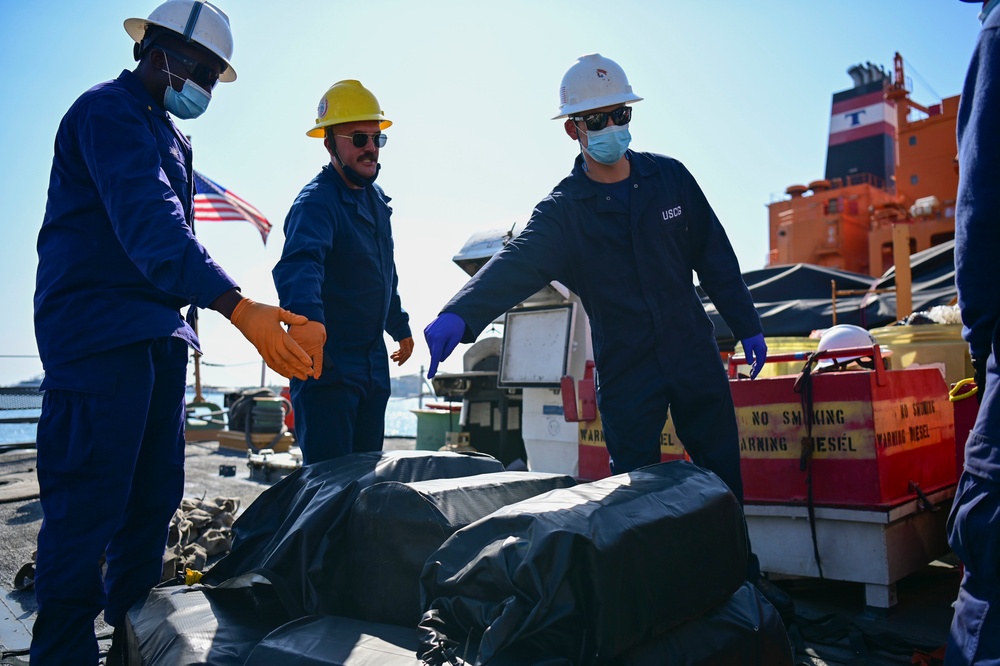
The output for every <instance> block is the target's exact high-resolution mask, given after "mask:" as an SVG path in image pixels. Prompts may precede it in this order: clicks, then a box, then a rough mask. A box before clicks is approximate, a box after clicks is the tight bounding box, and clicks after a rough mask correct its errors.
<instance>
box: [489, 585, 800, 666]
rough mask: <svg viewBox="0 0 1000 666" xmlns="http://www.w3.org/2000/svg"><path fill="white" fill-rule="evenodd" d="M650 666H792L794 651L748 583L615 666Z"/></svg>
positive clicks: (782, 628)
mask: <svg viewBox="0 0 1000 666" xmlns="http://www.w3.org/2000/svg"><path fill="white" fill-rule="evenodd" d="M650 664H670V665H671V666H792V646H791V643H790V642H789V640H788V634H787V633H786V631H785V625H784V624H782V622H781V616H780V615H778V611H777V610H776V609H775V608H774V606H772V605H771V604H770V603H769V602H768V601H767V599H765V598H764V595H763V594H761V593H760V592H759V591H758V590H757V588H755V587H754V586H753V585H752V584H750V583H744V584H743V586H742V587H741V588H740V589H738V590H737V591H736V593H735V594H734V595H733V596H731V597H730V598H729V599H728V600H727V601H725V602H723V603H722V604H720V605H719V606H717V607H715V608H713V609H712V610H710V611H708V612H707V613H704V614H703V615H700V616H698V617H696V618H694V619H693V620H688V621H687V622H685V623H684V624H682V625H680V626H679V627H675V628H674V629H671V630H670V631H668V632H666V633H664V634H661V635H659V636H657V637H655V638H653V639H651V640H649V641H647V642H645V643H643V644H642V645H639V646H637V647H635V648H632V649H631V650H629V651H628V652H626V653H625V654H624V655H622V656H621V657H619V658H618V659H616V660H615V661H614V666H650ZM498 666H499V665H498Z"/></svg>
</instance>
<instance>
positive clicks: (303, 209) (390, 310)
mask: <svg viewBox="0 0 1000 666" xmlns="http://www.w3.org/2000/svg"><path fill="white" fill-rule="evenodd" d="M359 197H366V199H367V205H362V206H359V205H358V203H359ZM389 201H390V198H389V197H388V196H386V194H385V193H384V192H383V191H382V189H381V188H380V187H379V186H377V185H372V186H370V187H367V188H365V189H364V190H352V189H351V188H349V187H348V186H347V184H346V183H344V180H343V179H342V178H341V177H340V174H338V173H337V171H336V169H334V168H333V165H331V164H327V165H326V166H325V167H323V170H322V171H320V173H319V174H318V175H317V176H316V177H315V178H313V179H312V180H311V181H310V182H309V184H307V185H306V186H305V187H304V188H302V191H301V192H299V195H298V197H296V199H295V202H294V203H293V204H292V207H291V209H290V210H289V211H288V216H287V217H286V218H285V226H284V231H285V246H284V248H283V249H282V252H281V259H280V260H279V261H278V263H277V264H276V265H275V266H274V270H273V271H272V272H271V274H272V275H273V277H274V285H275V287H276V288H277V290H278V298H279V299H280V301H281V307H283V308H287V309H288V310H291V311H292V312H295V313H297V314H301V315H305V316H306V317H308V318H309V319H310V320H311V321H318V322H320V323H322V324H323V325H325V326H326V345H325V346H324V348H323V366H324V372H323V376H322V377H320V379H319V381H320V382H334V381H342V380H344V379H345V378H347V377H353V378H356V379H362V380H363V379H364V378H366V377H368V376H369V375H370V374H371V373H372V369H373V368H380V367H385V368H388V365H387V363H388V361H387V360H386V349H385V342H384V340H383V338H382V332H383V331H385V332H386V333H388V334H389V335H390V336H392V338H393V340H396V341H399V340H402V339H404V338H409V337H411V334H410V324H409V320H410V317H409V315H407V314H406V312H405V311H404V310H403V308H402V305H401V303H400V299H399V293H398V291H397V285H398V277H397V275H396V264H395V261H394V258H393V242H392V227H391V225H390V222H389V217H390V215H391V214H392V208H390V207H389ZM327 370H329V372H327ZM386 372H387V370H386Z"/></svg>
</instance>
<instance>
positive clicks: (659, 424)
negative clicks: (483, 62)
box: [424, 53, 790, 618]
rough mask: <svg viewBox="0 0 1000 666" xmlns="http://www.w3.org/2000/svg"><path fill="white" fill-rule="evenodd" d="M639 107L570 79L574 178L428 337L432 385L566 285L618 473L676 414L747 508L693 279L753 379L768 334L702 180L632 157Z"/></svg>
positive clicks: (597, 71) (578, 75)
mask: <svg viewBox="0 0 1000 666" xmlns="http://www.w3.org/2000/svg"><path fill="white" fill-rule="evenodd" d="M641 100H642V98H641V97H639V96H638V95H637V94H636V93H635V92H633V91H632V86H631V85H629V82H628V79H627V78H626V76H625V72H624V71H623V70H622V68H621V67H620V66H619V65H618V64H617V63H616V62H615V61H613V60H610V59H609V58H605V57H604V56H602V55H600V54H596V53H595V54H591V55H585V56H582V57H581V58H579V59H578V60H577V61H576V62H575V63H574V64H573V66H572V67H570V69H569V70H568V71H567V72H566V74H565V76H563V79H562V84H561V86H560V88H559V102H560V104H559V113H558V114H557V115H556V116H555V118H554V120H558V119H563V118H565V119H566V120H565V121H564V123H563V127H564V129H565V132H566V134H567V135H568V136H569V138H570V139H572V140H573V141H575V142H577V143H578V145H579V147H580V154H579V155H578V156H577V157H576V162H575V164H574V165H573V171H572V173H571V174H570V175H569V176H568V177H566V178H565V179H564V180H563V181H562V182H560V183H559V184H558V185H556V187H555V189H554V190H553V191H552V193H551V194H550V195H549V196H548V197H547V198H545V199H544V200H542V201H541V202H540V203H539V204H538V205H537V206H536V207H535V210H534V212H533V214H532V216H531V219H530V220H529V221H528V224H527V226H526V227H525V229H524V231H522V232H521V234H520V235H519V236H517V237H516V238H513V239H511V240H510V241H509V242H508V243H507V244H506V245H505V246H504V248H503V249H502V250H500V251H499V252H498V253H497V254H496V255H494V256H493V257H492V259H490V261H489V262H488V263H487V264H486V265H485V266H484V267H483V268H482V269H481V270H480V271H479V272H478V273H477V274H476V275H475V277H473V278H472V279H471V280H470V281H469V282H468V283H467V284H466V285H465V287H463V288H462V290H461V291H460V292H459V293H458V294H456V295H455V297H454V298H453V299H452V300H451V301H450V302H449V303H448V304H447V305H445V307H444V308H443V309H442V311H441V314H440V315H439V316H438V318H437V319H435V320H434V321H433V322H431V324H430V325H429V326H428V327H427V328H426V329H425V330H424V335H425V337H426V339H427V344H428V347H429V348H430V352H431V365H430V371H429V372H428V376H431V377H432V376H433V375H434V373H435V372H436V370H437V365H438V363H439V362H440V361H442V360H444V359H445V358H447V357H448V355H449V354H450V353H451V352H452V351H453V350H454V348H455V346H456V345H457V344H458V343H459V342H466V343H468V342H473V341H475V339H476V338H477V336H478V335H479V333H480V332H481V331H482V330H483V329H484V328H485V327H486V326H487V325H489V323H490V322H492V321H493V320H494V319H495V318H496V317H497V316H499V315H500V314H502V313H503V312H505V311H507V310H508V309H510V308H511V307H513V306H514V305H517V304H518V303H520V302H521V301H523V300H524V299H525V298H527V297H529V296H530V295H531V294H533V293H535V292H536V291H538V290H539V289H541V288H543V287H544V286H545V285H546V284H548V283H549V282H551V281H553V280H556V281H559V282H561V283H562V284H564V285H565V286H567V287H569V288H570V289H571V290H572V291H573V292H575V293H576V294H577V295H578V296H579V297H580V300H581V301H582V303H583V306H584V308H585V310H586V312H587V316H588V317H589V319H590V326H591V335H592V338H593V347H594V362H595V364H596V369H597V384H598V386H597V404H598V408H599V409H600V412H601V420H602V424H603V428H604V437H605V444H606V446H607V449H608V453H609V454H610V456H611V472H612V473H613V474H620V473H623V472H629V471H632V470H634V469H637V468H639V467H642V466H644V465H650V464H655V463H658V462H660V433H661V431H662V429H663V425H664V423H665V421H666V419H667V412H668V409H669V411H670V414H671V416H672V418H673V423H674V426H675V428H676V430H677V435H678V436H679V438H680V439H681V441H682V442H683V443H684V446H685V449H686V450H687V452H688V453H689V455H690V456H691V459H692V460H693V461H694V462H695V463H696V464H698V465H700V466H702V467H705V468H707V469H709V470H711V471H713V472H715V473H716V474H717V475H718V476H719V477H720V478H722V480H723V481H725V482H726V484H727V485H728V486H729V488H730V489H731V490H732V491H733V494H735V495H736V497H737V498H738V499H739V500H740V502H741V503H742V501H743V480H742V476H741V473H740V452H739V434H738V432H737V428H736V417H735V412H734V408H733V401H732V395H731V394H730V391H729V383H728V380H727V376H726V370H725V368H724V367H723V364H722V360H721V356H720V353H719V348H718V346H717V344H716V341H715V335H714V330H713V327H712V322H711V321H710V320H709V318H708V315H707V314H706V313H705V308H704V307H703V306H702V303H701V299H700V298H699V296H698V293H697V291H696V289H695V285H694V283H693V281H692V273H697V274H698V276H699V278H700V280H701V288H702V289H704V290H705V292H706V293H707V294H708V295H709V296H710V297H711V299H712V302H713V303H714V304H715V306H716V307H717V308H718V311H719V313H720V314H721V315H722V316H723V318H724V319H725V320H726V323H727V324H728V325H729V328H730V329H731V330H732V331H733V333H734V334H735V336H736V338H737V339H739V340H741V341H742V343H743V348H744V350H746V353H747V356H748V359H749V360H751V361H752V371H751V375H752V376H753V377H756V375H757V373H758V372H760V369H761V368H762V367H763V365H764V362H765V360H766V357H767V346H766V345H765V344H764V336H763V329H762V327H761V323H760V318H759V317H758V316H757V310H756V308H755V307H754V303H753V299H752V298H751V296H750V292H749V290H748V289H747V287H746V284H745V283H744V282H743V276H742V274H741V272H740V267H739V263H738V262H737V259H736V254H735V253H734V252H733V248H732V246H731V245H730V242H729V239H728V237H727V236H726V232H725V230H724V229H723V227H722V224H721V223H720V222H719V219H718V218H717V217H716V216H715V213H714V212H713V211H712V208H711V206H710V205H709V203H708V200H707V199H706V198H705V195H704V194H703V193H702V191H701V188H700V187H699V186H698V183H697V182H696V181H695V179H694V177H693V176H692V175H691V174H690V173H689V172H688V170H687V169H686V168H685V167H684V165H683V164H681V163H680V162H679V161H677V160H675V159H672V158H670V157H666V156H664V155H657V154H654V153H644V152H637V151H634V150H630V149H629V144H630V142H631V135H630V134H629V129H628V128H629V122H630V121H631V118H632V107H631V106H630V105H632V104H634V103H636V102H639V101H641ZM750 560H751V561H750V563H749V570H748V573H747V576H748V578H749V579H751V580H752V581H753V582H755V583H757V584H758V586H759V587H761V588H767V589H766V594H769V596H770V598H772V599H775V600H777V601H779V603H782V604H783V606H784V608H781V607H779V610H784V611H785V612H784V613H783V616H785V617H786V618H787V617H788V612H789V608H790V599H789V598H788V597H787V595H783V593H782V592H781V591H780V590H777V589H776V588H774V587H773V586H772V585H771V584H770V583H768V581H766V580H764V579H761V577H760V570H759V565H758V564H757V558H756V556H754V555H752V554H751V557H750ZM779 597H781V598H780V599H779ZM776 605H777V604H776Z"/></svg>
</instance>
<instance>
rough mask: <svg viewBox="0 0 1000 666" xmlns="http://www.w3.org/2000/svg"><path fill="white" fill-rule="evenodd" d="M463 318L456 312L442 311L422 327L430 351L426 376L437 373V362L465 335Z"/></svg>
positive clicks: (429, 376)
mask: <svg viewBox="0 0 1000 666" xmlns="http://www.w3.org/2000/svg"><path fill="white" fill-rule="evenodd" d="M465 328H466V327H465V320H464V319H462V318H461V317H459V316H458V315H457V314H452V313H451V312H442V313H441V314H439V315H438V316H437V318H436V319H435V320H434V321H432V322H431V323H429V324H427V328H425V329H424V340H426V341H427V348H428V349H429V350H430V352H431V367H430V369H429V370H428V371H427V378H428V379H432V378H433V377H434V375H436V374H437V368H438V363H440V362H441V361H443V360H445V359H447V358H448V357H449V356H450V355H451V353H452V352H453V351H455V347H457V346H458V343H459V342H461V341H462V338H463V337H464V336H465Z"/></svg>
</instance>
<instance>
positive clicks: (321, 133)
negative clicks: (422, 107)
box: [306, 116, 392, 139]
mask: <svg viewBox="0 0 1000 666" xmlns="http://www.w3.org/2000/svg"><path fill="white" fill-rule="evenodd" d="M362 120H378V121H380V122H379V124H378V128H379V131H381V130H384V129H388V127H389V126H390V125H392V121H391V120H389V119H387V118H372V117H370V116H364V117H359V118H347V119H346V120H340V119H338V120H337V122H335V123H323V124H319V125H316V126H315V127H313V128H312V129H311V130H309V131H308V132H306V136H311V137H313V138H314V139H324V138H326V128H327V127H333V126H334V125H344V124H346V123H356V122H360V121H362Z"/></svg>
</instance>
